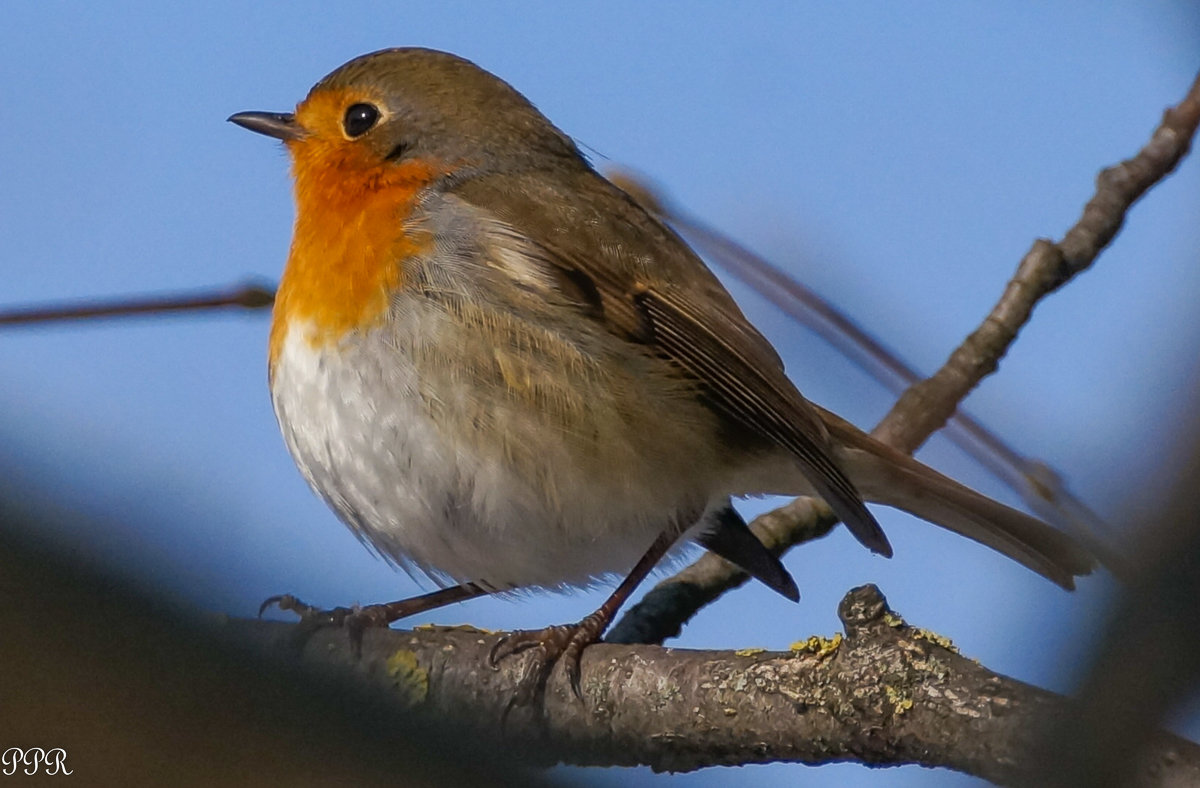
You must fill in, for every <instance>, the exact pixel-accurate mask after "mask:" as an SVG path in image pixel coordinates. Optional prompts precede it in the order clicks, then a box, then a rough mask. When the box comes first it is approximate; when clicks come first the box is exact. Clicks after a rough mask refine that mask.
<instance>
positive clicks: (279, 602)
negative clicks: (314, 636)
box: [258, 594, 312, 618]
mask: <svg viewBox="0 0 1200 788" xmlns="http://www.w3.org/2000/svg"><path fill="white" fill-rule="evenodd" d="M272 605H274V606H275V607H278V608H279V609H280V610H294V611H296V612H298V613H300V616H301V617H302V618H303V616H304V611H305V610H311V609H312V607H311V606H310V605H307V604H305V603H304V602H301V601H300V600H299V599H297V598H296V597H294V596H292V595H291V594H276V595H275V596H269V597H267V598H266V599H264V600H263V603H262V604H261V605H259V606H258V617H259V618H262V617H263V613H265V612H267V608H269V607H271V606H272Z"/></svg>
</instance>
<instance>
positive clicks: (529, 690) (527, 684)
mask: <svg viewBox="0 0 1200 788" xmlns="http://www.w3.org/2000/svg"><path fill="white" fill-rule="evenodd" d="M679 533H680V532H679V530H677V529H674V528H672V529H670V530H667V531H664V532H663V533H662V534H660V535H659V537H658V538H657V539H656V540H654V544H653V545H651V546H650V549H649V550H647V551H646V554H645V555H643V556H642V557H641V560H639V561H638V562H637V565H636V566H634V567H633V570H632V571H630V573H629V575H628V576H627V577H626V578H625V579H624V580H622V581H621V584H620V585H619V586H617V588H616V590H615V591H613V592H612V594H611V595H610V596H609V597H608V599H606V600H604V603H603V604H602V605H600V607H599V608H598V609H597V610H596V612H595V613H592V614H591V615H590V616H587V617H586V618H584V619H583V620H582V621H580V622H579V623H577V624H560V625H558V626H551V627H546V628H545V629H537V630H527V631H519V632H511V633H509V634H507V635H505V636H504V637H502V638H500V640H498V641H497V642H496V645H494V646H492V650H491V653H490V654H489V655H488V661H489V662H490V663H491V665H492V667H496V666H497V665H498V664H499V662H500V660H502V659H504V658H505V657H508V656H510V655H512V654H516V653H518V652H521V651H525V650H527V649H532V648H536V649H538V652H539V653H538V654H537V656H536V657H535V658H534V659H532V660H531V661H530V663H529V665H528V666H527V667H526V669H525V675H524V676H523V677H522V678H521V686H520V688H519V689H518V690H517V695H516V696H515V697H514V698H513V701H512V702H511V703H510V704H509V705H510V707H511V706H512V705H515V704H523V703H527V702H528V701H530V700H532V699H533V698H535V697H537V696H538V695H541V694H542V692H543V691H544V690H545V687H546V679H547V678H548V677H549V676H550V671H551V670H552V669H553V668H554V665H555V663H556V662H558V661H560V660H561V661H562V662H563V663H564V665H565V667H566V671H567V678H568V679H570V682H571V691H572V692H574V693H575V697H577V698H579V699H580V700H581V701H582V700H583V692H582V691H581V690H580V688H579V660H580V658H581V656H582V655H583V649H584V648H586V647H587V646H590V645H591V644H593V643H595V642H596V641H598V640H600V636H601V635H603V634H604V630H606V629H607V628H608V625H609V624H611V623H612V620H613V617H615V616H616V614H617V611H618V610H620V608H621V605H623V604H624V603H625V600H626V599H628V598H629V595H630V594H632V593H633V590H634V589H635V588H637V587H638V584H639V583H641V582H642V581H643V580H645V579H646V575H648V574H650V571H651V570H652V569H654V566H655V565H656V564H657V563H658V562H659V560H661V559H662V557H663V556H664V555H665V554H666V552H667V550H669V549H670V548H671V545H672V544H674V543H675V540H676V539H677V538H678V537H679Z"/></svg>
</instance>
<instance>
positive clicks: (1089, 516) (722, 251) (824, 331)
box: [619, 176, 1111, 541]
mask: <svg viewBox="0 0 1200 788" xmlns="http://www.w3.org/2000/svg"><path fill="white" fill-rule="evenodd" d="M619 180H620V183H621V186H622V188H625V189H626V190H627V191H628V190H630V189H632V190H633V191H634V193H636V194H637V198H638V200H639V201H642V202H643V203H648V204H651V205H652V206H653V208H654V209H655V210H656V211H657V212H658V213H659V214H660V215H661V216H662V217H663V218H664V219H665V220H666V221H667V222H668V223H669V224H671V226H673V227H675V228H676V229H677V230H679V231H680V232H682V233H683V235H684V236H685V237H686V238H687V239H688V240H689V241H690V242H691V243H692V244H693V245H694V246H695V247H696V248H697V250H699V251H700V252H701V253H702V254H704V256H705V257H706V258H707V259H708V260H709V261H710V262H713V263H716V264H717V265H718V266H720V267H721V268H724V269H725V270H727V271H729V272H730V273H731V274H732V275H733V276H735V277H736V278H738V279H740V280H741V281H742V282H744V283H746V284H747V285H749V286H750V287H751V288H753V289H754V290H755V291H756V292H758V294H759V295H761V296H762V297H763V298H765V299H766V300H768V301H769V302H771V303H773V304H774V305H775V306H776V307H777V308H779V309H780V310H781V311H782V312H783V313H784V314H785V315H787V316H788V317H790V318H791V319H793V320H795V321H796V322H797V323H800V324H801V325H804V326H807V327H808V328H809V329H811V330H812V331H814V332H815V333H816V334H817V335H818V336H820V337H821V338H822V339H824V340H825V341H826V342H828V343H829V344H831V345H832V346H833V347H834V348H836V349H837V350H838V351H839V352H840V353H842V354H843V355H844V356H846V357H847V358H849V359H851V360H852V361H854V362H855V363H856V364H858V366H859V367H861V368H862V369H864V370H866V371H867V373H868V374H870V375H871V376H872V377H874V378H875V379H876V380H877V381H879V382H880V383H881V384H883V385H884V386H885V387H887V388H888V389H889V390H891V391H892V392H894V393H895V394H896V395H897V396H899V395H900V394H903V393H904V391H905V390H906V389H908V387H910V386H913V385H915V384H917V383H919V382H920V381H921V380H922V378H921V376H920V375H919V374H917V372H916V370H914V369H913V368H912V367H911V366H909V365H908V364H907V363H906V362H905V361H904V360H902V359H901V358H900V357H899V356H898V355H897V354H896V353H894V352H893V351H892V350H890V349H889V348H887V347H886V346H885V345H884V344H883V343H882V342H880V341H879V340H878V339H876V338H875V337H873V336H871V335H870V334H868V333H867V332H866V331H864V330H863V329H862V328H861V327H859V326H858V325H857V324H856V323H855V322H854V321H852V320H851V319H850V318H849V317H847V316H846V315H844V314H843V313H841V312H840V311H838V310H837V308H836V307H834V306H833V304H831V303H829V302H828V301H826V300H825V299H823V298H822V297H821V296H819V295H818V294H817V293H815V292H814V291H812V290H811V289H809V288H808V287H806V286H805V285H804V284H802V283H801V282H799V281H798V280H797V279H796V278H795V277H793V276H791V275H790V274H788V273H787V272H785V271H784V270H782V269H780V268H779V267H778V266H775V265H773V264H771V263H770V262H769V261H767V260H766V259H764V258H763V257H761V256H759V255H757V254H755V253H754V252H752V251H750V250H749V249H748V248H746V247H745V246H742V245H741V244H739V243H738V242H736V241H734V240H733V239H731V238H729V237H728V236H726V235H724V234H722V233H721V232H720V231H718V230H716V229H713V228H711V227H708V226H706V225H705V224H704V223H703V222H701V221H700V220H698V219H696V218H695V217H692V216H688V215H687V214H685V213H684V212H683V211H681V210H680V209H679V208H677V207H674V206H670V205H668V204H667V203H664V202H663V201H662V200H661V198H659V197H658V196H657V195H652V194H650V193H649V192H648V191H647V190H646V189H645V187H644V186H643V185H642V184H640V183H637V182H634V181H631V180H630V177H629V176H620V177H619ZM944 434H945V435H946V436H947V437H948V438H950V440H951V441H953V442H954V443H955V444H956V445H958V446H959V448H961V449H962V450H963V451H965V452H967V453H968V454H969V455H971V456H972V457H974V458H975V460H976V461H978V462H979V463H980V464H982V465H983V466H984V467H985V468H987V469H988V470H990V471H991V472H992V473H993V474H995V475H996V477H997V478H999V479H1000V480H1001V481H1003V482H1004V483H1005V484H1007V485H1008V486H1009V487H1010V488H1011V489H1012V490H1013V491H1014V492H1016V493H1017V494H1018V495H1020V496H1021V498H1022V500H1024V501H1025V503H1026V505H1027V506H1029V507H1030V508H1031V509H1033V511H1035V512H1036V513H1037V514H1038V515H1039V516H1040V517H1042V518H1043V519H1045V520H1046V521H1047V522H1049V523H1052V524H1055V525H1058V526H1059V527H1062V528H1066V529H1067V530H1070V531H1072V532H1073V533H1075V534H1078V535H1081V536H1090V537H1091V538H1093V539H1098V540H1100V541H1108V540H1109V539H1111V532H1110V529H1109V527H1108V525H1107V524H1106V523H1105V522H1104V521H1103V520H1101V518H1100V517H1099V515H1097V514H1096V513H1095V512H1093V511H1091V510H1090V509H1089V508H1088V507H1087V506H1086V505H1085V504H1084V503H1083V502H1082V501H1080V500H1079V499H1078V498H1076V497H1075V496H1073V495H1072V494H1071V492H1070V491H1069V490H1068V489H1067V488H1066V485H1065V483H1064V482H1063V480H1062V478H1061V477H1060V476H1059V474H1057V473H1056V472H1055V471H1054V470H1053V469H1052V468H1051V467H1050V466H1049V465H1047V464H1046V463H1044V462H1042V461H1040V460H1035V459H1031V458H1029V457H1024V456H1022V455H1021V454H1019V453H1018V452H1016V451H1014V450H1013V449H1012V448H1010V447H1009V446H1008V445H1006V444H1005V443H1004V441H1002V440H1001V439H1000V437H999V436H997V435H996V434H995V433H993V432H991V431H990V430H988V429H987V428H986V427H984V426H983V425H982V424H980V423H979V422H978V421H976V420H975V419H974V418H972V417H971V416H970V415H968V414H967V413H966V412H964V411H962V410H957V411H955V412H954V413H953V414H951V416H950V419H949V421H948V422H947V423H946V426H945V430H944Z"/></svg>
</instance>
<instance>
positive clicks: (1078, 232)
mask: <svg viewBox="0 0 1200 788" xmlns="http://www.w3.org/2000/svg"><path fill="white" fill-rule="evenodd" d="M1197 126H1200V74H1198V75H1197V76H1196V79H1195V81H1194V82H1193V83H1192V85H1191V88H1190V89H1189V90H1188V93H1187V95H1186V96H1185V97H1184V99H1183V101H1182V102H1180V103H1179V104H1178V105H1177V106H1175V107H1173V108H1170V109H1168V110H1167V111H1166V112H1165V113H1163V120H1162V123H1161V124H1160V125H1159V126H1158V128H1157V129H1155V131H1154V133H1153V135H1152V136H1151V138H1150V141H1149V143H1147V144H1146V146H1145V147H1144V148H1142V150H1141V151H1139V152H1138V154H1137V155H1136V156H1134V157H1133V158H1132V159H1128V160H1126V161H1123V162H1121V163H1120V164H1117V165H1115V166H1113V167H1109V168H1107V169H1105V170H1103V171H1101V173H1100V175H1099V176H1098V177H1097V178H1096V192H1095V194H1094V195H1093V196H1092V198H1091V200H1089V201H1088V203H1087V206H1086V207H1085V208H1084V210H1083V215H1082V216H1081V217H1080V219H1079V221H1078V222H1076V224H1075V226H1073V227H1072V228H1071V229H1070V230H1068V231H1067V234H1066V235H1065V236H1064V237H1063V240H1062V241H1060V242H1059V243H1057V244H1055V243H1052V242H1050V241H1047V240H1044V239H1039V240H1037V241H1035V242H1034V244H1033V248H1032V249H1031V250H1030V251H1029V253H1028V254H1026V255H1025V257H1024V259H1022V260H1021V262H1020V264H1019V265H1018V266H1017V272H1016V275H1015V276H1014V277H1013V279H1012V281H1010V282H1009V283H1008V286H1007V287H1006V288H1005V290H1004V293H1003V295H1001V297H1000V300H999V301H998V302H997V304H996V306H995V307H993V308H992V311H991V312H990V313H989V314H988V316H987V317H985V318H984V320H983V323H982V324H981V325H980V326H979V328H977V329H976V330H975V331H974V332H972V333H971V335H970V336H968V337H967V338H966V340H965V341H964V342H963V343H962V344H961V345H960V346H959V347H958V348H957V349H955V351H954V352H953V353H951V355H950V358H949V359H948V360H947V361H946V363H945V364H944V365H943V366H942V368H941V369H939V370H938V371H937V372H936V373H935V374H934V375H933V376H932V377H930V378H928V379H927V380H924V381H922V382H920V383H917V384H915V385H913V386H910V387H909V388H908V390H907V391H906V392H905V393H904V394H903V395H901V397H900V399H899V400H898V401H897V402H896V404H895V405H894V406H893V407H892V409H891V410H890V411H889V412H888V414H887V415H886V416H884V418H883V420H882V421H880V422H879V424H878V425H877V426H876V427H875V429H874V430H873V431H872V433H871V434H872V435H873V436H874V437H875V438H876V439H878V440H881V441H883V442H884V443H887V444H890V445H892V446H894V447H896V448H898V449H902V450H903V451H906V452H909V453H912V452H913V451H915V450H916V449H917V447H919V446H920V445H921V444H922V443H924V442H925V440H926V439H927V438H928V437H929V436H930V435H932V434H933V433H934V432H935V431H937V430H938V429H940V428H941V427H942V426H943V425H944V424H945V423H946V420H947V419H948V418H949V417H950V415H951V414H953V413H954V411H955V409H956V408H957V407H958V403H959V402H961V401H962V400H963V398H964V397H966V396H967V394H968V393H970V391H971V389H973V388H975V386H976V385H978V383H979V381H980V380H982V379H983V378H984V377H985V376H987V375H989V374H991V373H992V372H994V371H995V370H996V367H997V366H998V364H999V362H1000V359H1001V358H1003V357H1004V354H1005V353H1007V352H1008V348H1009V347H1010V346H1011V345H1012V343H1013V341H1014V340H1015V339H1016V337H1017V333H1018V332H1019V331H1020V329H1021V327H1023V326H1024V325H1025V323H1026V322H1028V320H1029V317H1030V315H1031V314H1032V312H1033V308H1034V306H1035V305H1036V304H1037V303H1038V302H1039V301H1040V300H1041V299H1042V298H1044V297H1045V296H1047V295H1049V294H1050V293H1052V292H1054V291H1055V290H1057V289H1058V288H1060V287H1062V286H1063V285H1064V284H1066V283H1067V282H1068V281H1070V280H1071V279H1072V278H1073V277H1074V276H1076V275H1077V274H1079V273H1081V272H1082V271H1084V270H1085V269H1087V268H1088V267H1089V266H1090V265H1091V264H1092V262H1093V261H1094V260H1095V259H1096V257H1097V256H1098V255H1099V254H1100V252H1101V251H1102V250H1103V249H1104V247H1105V246H1107V245H1108V243H1109V242H1110V241H1112V239H1113V237H1114V236H1116V234H1117V231H1118V230H1120V228H1121V225H1122V224H1123V223H1124V221H1125V213H1126V212H1127V211H1128V210H1129V208H1130V206H1132V205H1133V203H1134V202H1136V201H1137V200H1138V199H1139V198H1140V197H1141V196H1142V195H1143V194H1145V193H1146V191H1148V190H1149V189H1150V187H1151V186H1153V185H1154V184H1156V183H1157V182H1159V181H1160V180H1162V179H1163V178H1165V177H1166V176H1167V175H1168V174H1170V173H1171V172H1172V171H1173V170H1174V169H1175V167H1176V165H1178V164H1179V162H1180V161H1181V160H1182V159H1183V157H1184V156H1185V155H1187V152H1188V150H1189V149H1190V147H1191V141H1192V137H1194V136H1195V134H1196V128H1197ZM828 516H829V515H827V514H826V513H825V512H822V511H821V508H820V507H812V506H805V507H792V506H785V507H783V508H781V509H777V510H775V511H773V512H769V513H767V514H765V515H762V516H761V517H759V518H757V519H756V520H755V521H754V522H752V523H751V524H750V527H751V529H752V530H753V531H754V532H755V534H756V535H758V536H759V537H760V538H762V539H763V543H764V544H765V545H766V546H767V547H768V548H769V549H770V550H772V551H773V552H775V553H776V554H777V555H778V554H780V553H783V552H786V551H787V549H788V548H790V547H792V546H793V545H796V544H800V543H802V542H805V541H808V540H810V539H812V538H815V537H819V536H824V535H825V534H826V533H828V532H829V530H830V528H831V527H832V525H833V524H832V523H827V522H825V519H824V518H827V517H828ZM767 520H769V521H770V522H769V524H768V522H767ZM1089 547H1090V548H1091V549H1092V550H1093V552H1095V553H1096V554H1097V555H1099V556H1100V558H1101V560H1103V561H1104V563H1105V564H1106V565H1108V566H1109V568H1110V569H1112V568H1113V567H1114V566H1116V565H1118V564H1119V559H1117V558H1116V557H1115V556H1113V555H1111V553H1110V551H1109V550H1108V549H1106V547H1105V546H1104V545H1101V544H1098V543H1096V542H1095V540H1089ZM700 564H704V565H705V566H703V567H699V568H698V569H696V572H699V573H701V574H703V575H704V576H705V578H706V580H705V588H706V589H708V590H707V591H705V592H704V593H696V592H695V590H694V579H693V576H694V574H695V573H694V572H693V568H694V567H688V568H686V569H684V570H683V571H682V572H680V573H679V574H676V575H673V576H671V577H668V578H666V579H664V580H662V581H660V582H659V583H658V584H657V585H656V586H655V587H654V588H653V589H651V590H650V591H649V592H648V593H647V594H646V596H645V597H643V599H642V601H641V602H640V603H638V604H637V605H634V606H633V607H631V608H630V609H629V610H628V612H626V614H625V616H624V617H623V618H622V619H621V621H619V622H618V623H617V626H616V627H614V629H613V632H614V634H615V635H616V636H617V637H619V638H621V640H620V641H619V642H632V640H631V638H633V637H634V634H633V633H637V635H636V636H637V637H644V638H645V641H644V642H650V643H661V642H662V641H663V640H664V639H666V638H668V637H673V636H675V635H677V634H678V633H679V630H680V628H681V627H682V625H683V624H684V623H686V622H687V620H688V619H690V618H691V617H692V616H693V615H695V614H696V613H697V612H698V611H699V610H700V609H701V608H702V607H703V606H705V605H707V604H710V603H711V602H713V601H715V600H716V599H718V598H719V597H720V595H721V594H722V593H724V591H725V590H728V589H729V588H735V587H737V586H738V585H740V584H741V583H742V582H744V575H743V574H742V573H741V570H739V569H737V568H736V567H734V566H732V565H731V564H728V563H725V564H724V566H722V565H721V564H715V563H714V561H713V559H711V558H709V557H708V556H704V557H702V558H701V559H699V561H698V562H697V565H694V566H699V565H700Z"/></svg>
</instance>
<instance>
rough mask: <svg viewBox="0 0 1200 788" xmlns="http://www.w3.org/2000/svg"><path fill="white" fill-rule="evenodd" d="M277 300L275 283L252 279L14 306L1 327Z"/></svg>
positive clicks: (0, 318)
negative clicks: (190, 289)
mask: <svg viewBox="0 0 1200 788" xmlns="http://www.w3.org/2000/svg"><path fill="white" fill-rule="evenodd" d="M274 302H275V289H274V287H273V286H271V285H265V284H258V283H253V282H250V283H246V284H243V285H239V286H237V287H235V288H233V289H229V290H203V291H200V292H197V293H191V294H171V295H166V296H152V297H143V298H126V297H122V298H114V299H111V300H89V301H78V302H75V303H70V304H50V305H45V306H32V307H13V308H10V309H3V310H0V326H27V325H33V324H35V323H51V322H59V321H65V320H87V319H93V318H100V317H130V316H133V315H158V314H163V313H170V312H194V311H199V310H205V309H224V308H227V307H242V308H244V309H265V308H267V307H269V306H271V304H272V303H274Z"/></svg>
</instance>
